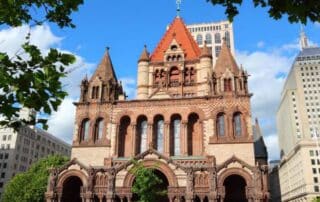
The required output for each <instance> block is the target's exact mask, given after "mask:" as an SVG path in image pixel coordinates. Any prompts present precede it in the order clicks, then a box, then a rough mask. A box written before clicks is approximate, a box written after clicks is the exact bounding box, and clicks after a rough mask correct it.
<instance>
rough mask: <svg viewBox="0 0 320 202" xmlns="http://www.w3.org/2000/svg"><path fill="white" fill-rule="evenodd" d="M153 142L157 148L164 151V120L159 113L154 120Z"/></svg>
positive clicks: (161, 151)
mask: <svg viewBox="0 0 320 202" xmlns="http://www.w3.org/2000/svg"><path fill="white" fill-rule="evenodd" d="M153 123H154V124H153V130H154V132H153V142H154V147H155V149H156V150H157V151H158V152H160V153H163V146H164V145H163V138H164V135H163V130H164V121H163V117H162V116H160V115H158V116H156V117H155V118H154V122H153Z"/></svg>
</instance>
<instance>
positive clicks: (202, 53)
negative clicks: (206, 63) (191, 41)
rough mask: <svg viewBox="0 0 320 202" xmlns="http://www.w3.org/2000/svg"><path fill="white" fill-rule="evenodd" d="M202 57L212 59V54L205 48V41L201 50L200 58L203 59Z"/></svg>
mask: <svg viewBox="0 0 320 202" xmlns="http://www.w3.org/2000/svg"><path fill="white" fill-rule="evenodd" d="M204 57H208V58H212V53H211V50H210V48H209V47H208V46H207V41H204V46H203V47H202V49H201V55H200V58H204Z"/></svg>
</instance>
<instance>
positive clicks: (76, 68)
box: [0, 25, 94, 143]
mask: <svg viewBox="0 0 320 202" xmlns="http://www.w3.org/2000/svg"><path fill="white" fill-rule="evenodd" d="M29 32H30V33H31V37H30V43H31V44H34V45H37V47H38V48H39V49H40V51H41V52H42V53H43V54H45V53H47V52H48V51H49V49H50V48H51V47H56V48H57V47H59V46H60V45H61V43H62V41H63V38H61V37H58V36H56V35H54V34H53V33H52V31H51V29H50V27H49V26H48V25H43V26H35V27H33V28H31V29H30V28H29V27H28V26H26V25H24V26H21V27H15V28H8V29H2V30H0V51H1V52H7V53H8V54H9V56H13V55H15V54H16V53H17V52H19V53H20V51H21V45H22V44H23V43H24V42H25V37H26V36H27V34H28V33H29ZM60 51H61V52H65V53H71V52H70V51H68V50H63V49H60ZM75 56H76V59H77V60H76V63H75V64H73V65H70V66H69V67H68V68H67V69H68V70H70V73H69V74H68V75H67V77H65V78H63V79H62V82H63V84H64V89H65V90H66V91H67V92H68V94H69V96H68V97H67V98H66V99H65V100H64V101H63V102H62V104H61V106H60V107H59V108H58V111H57V112H54V113H53V114H52V115H51V116H50V117H49V120H48V125H49V130H48V131H49V132H50V133H52V134H53V135H55V136H57V137H59V138H61V139H63V140H65V141H67V142H69V143H71V139H72V131H73V126H74V124H73V123H74V118H75V117H74V116H75V107H74V106H73V104H72V103H73V102H75V101H77V100H78V97H79V93H80V88H79V85H80V82H81V80H82V78H83V77H84V76H85V75H86V74H88V75H89V74H90V72H91V71H90V69H91V68H92V67H93V66H94V65H93V64H90V63H87V62H86V61H85V60H84V59H83V58H82V57H80V56H78V55H75Z"/></svg>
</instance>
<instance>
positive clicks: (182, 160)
mask: <svg viewBox="0 0 320 202" xmlns="http://www.w3.org/2000/svg"><path fill="white" fill-rule="evenodd" d="M137 66H138V71H137V72H138V75H137V98H136V99H134V100H126V95H125V92H124V90H123V88H122V85H121V82H119V81H118V80H117V76H116V74H115V70H114V67H113V64H112V62H111V58H110V54H109V51H108V50H107V51H106V53H105V55H104V56H103V58H102V61H101V63H100V64H99V65H98V67H97V69H96V71H95V72H94V74H93V75H92V77H91V78H90V79H88V78H85V79H83V80H82V82H81V96H80V100H79V101H78V102H77V103H75V105H76V120H75V130H74V134H73V145H72V160H71V161H70V162H69V163H68V164H67V165H65V166H63V167H62V168H55V169H52V170H51V174H50V178H49V183H48V188H47V192H46V194H45V196H46V200H47V202H57V201H58V202H93V201H97V202H131V201H137V199H138V196H136V195H135V194H133V193H132V192H131V188H132V186H133V184H134V183H135V177H134V175H133V174H132V172H130V170H131V169H132V167H133V163H132V159H135V160H137V161H139V162H142V164H143V165H144V166H145V167H147V168H148V167H149V168H155V174H156V175H157V176H158V177H159V178H160V179H161V180H162V184H161V185H159V186H160V187H162V188H163V189H164V190H166V191H167V196H165V197H162V198H159V200H158V201H161V202H162V201H163V202H167V201H168V202H169V201H170V202H183V201H186V202H192V201H194V202H209V201H210V202H211V201H212V202H265V201H268V198H269V192H268V188H267V187H268V182H267V178H268V177H267V176H268V166H267V154H266V148H265V145H264V143H263V139H262V137H261V136H260V138H254V133H259V132H260V130H259V127H258V124H256V125H254V126H253V125H252V117H251V109H250V97H251V96H252V94H251V93H250V92H249V90H248V76H249V75H248V73H247V72H246V71H245V70H243V68H242V67H240V68H239V66H238V65H237V63H236V61H235V59H234V58H233V56H232V54H231V52H230V50H229V48H228V46H227V45H226V43H224V44H223V45H222V48H221V52H220V55H219V57H218V59H217V61H216V62H215V65H214V66H213V61H212V54H211V51H210V49H209V48H208V47H207V46H206V45H204V47H203V48H199V46H198V44H197V43H196V42H195V41H194V39H193V37H192V36H191V34H190V33H189V31H188V29H187V28H186V25H185V24H184V22H183V20H182V18H180V17H176V18H175V19H174V20H173V22H172V23H171V24H170V26H169V27H168V29H167V30H166V33H165V34H164V36H163V37H162V39H161V40H160V42H159V43H158V45H157V47H156V48H155V50H154V51H153V52H152V53H151V54H149V52H148V50H147V48H146V47H145V48H144V50H143V51H142V54H141V56H140V58H139V59H138V65H137ZM255 139H257V140H256V141H255Z"/></svg>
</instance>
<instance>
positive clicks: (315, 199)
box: [312, 198, 320, 202]
mask: <svg viewBox="0 0 320 202" xmlns="http://www.w3.org/2000/svg"><path fill="white" fill-rule="evenodd" d="M312 202H320V198H314V199H313V200H312Z"/></svg>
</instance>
